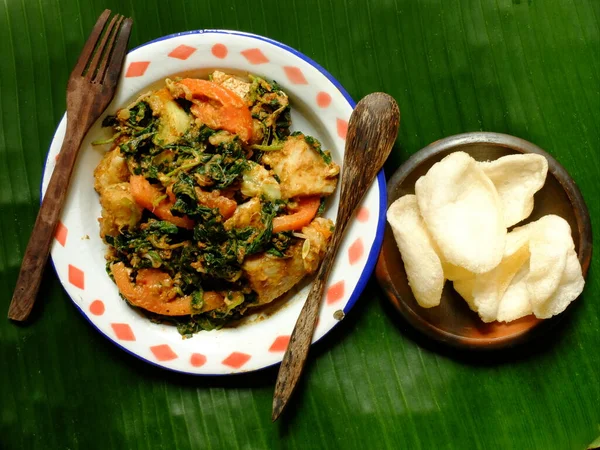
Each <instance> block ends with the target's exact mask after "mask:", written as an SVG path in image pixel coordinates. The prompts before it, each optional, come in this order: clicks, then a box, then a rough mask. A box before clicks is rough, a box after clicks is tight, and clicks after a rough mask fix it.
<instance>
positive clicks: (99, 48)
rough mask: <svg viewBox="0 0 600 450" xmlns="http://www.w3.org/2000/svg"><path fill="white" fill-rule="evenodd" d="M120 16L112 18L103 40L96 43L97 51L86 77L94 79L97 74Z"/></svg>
mask: <svg viewBox="0 0 600 450" xmlns="http://www.w3.org/2000/svg"><path fill="white" fill-rule="evenodd" d="M118 18H119V15H118V14H117V15H115V16H114V17H113V18H112V19H110V23H109V24H108V26H107V27H106V30H105V32H104V34H103V35H102V38H101V41H100V43H99V44H97V45H96V51H95V52H94V56H93V57H92V60H91V62H90V64H89V66H88V68H87V70H86V73H85V74H84V76H85V78H87V79H88V80H93V79H94V76H95V75H96V71H97V70H98V65H99V63H100V61H101V59H102V57H103V55H104V49H105V48H106V43H107V42H108V39H109V38H110V36H111V34H113V30H114V28H115V24H116V22H117V20H118Z"/></svg>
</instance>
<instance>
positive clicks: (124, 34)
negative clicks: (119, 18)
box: [100, 18, 133, 86]
mask: <svg viewBox="0 0 600 450" xmlns="http://www.w3.org/2000/svg"><path fill="white" fill-rule="evenodd" d="M132 24H133V20H132V19H131V18H128V19H125V21H124V22H123V26H122V27H121V29H120V30H118V35H117V36H116V43H115V45H114V48H113V49H112V53H110V54H109V55H108V57H107V60H108V65H107V68H106V74H105V75H106V79H101V80H100V82H101V83H102V84H106V85H108V86H114V85H116V84H117V81H118V80H119V76H120V75H121V70H115V69H121V68H122V66H123V60H124V59H125V54H126V53H127V43H128V42H129V36H130V35H131V25H132Z"/></svg>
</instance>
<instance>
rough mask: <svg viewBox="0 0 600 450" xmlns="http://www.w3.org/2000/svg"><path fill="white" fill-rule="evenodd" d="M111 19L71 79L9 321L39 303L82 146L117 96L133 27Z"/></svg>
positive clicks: (104, 17) (99, 25) (97, 29)
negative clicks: (58, 142) (62, 128)
mask: <svg viewBox="0 0 600 450" xmlns="http://www.w3.org/2000/svg"><path fill="white" fill-rule="evenodd" d="M109 17H110V10H105V11H104V12H103V13H102V14H101V15H100V17H99V18H98V21H97V22H96V25H95V26H94V29H93V30H92V33H91V35H90V37H89V38H88V40H87V42H86V44H85V46H84V48H83V50H82V52H81V56H80V57H79V60H78V61H77V64H76V66H75V68H74V69H73V72H72V73H71V76H70V78H69V82H68V85H67V130H66V132H65V140H64V142H63V145H62V147H61V150H60V153H59V155H58V159H57V161H56V166H55V168H54V172H53V173H52V177H51V178H50V183H49V184H48V189H47V190H46V195H45V197H44V201H43V202H42V206H41V208H40V210H39V212H38V215H37V218H36V221H35V224H34V226H33V231H32V233H31V237H30V239H29V242H28V244H27V248H26V249H25V255H24V256H23V262H22V263H21V270H20V271H19V277H18V278H17V284H16V286H15V290H14V293H13V297H12V300H11V303H10V307H9V309H8V317H9V319H12V320H15V321H23V320H26V319H27V318H28V317H29V314H30V313H31V310H32V308H33V305H34V303H35V300H36V298H37V293H38V290H39V287H40V283H41V282H42V275H43V274H44V269H45V267H46V261H47V259H48V253H49V252H50V244H51V242H52V237H53V236H54V231H55V229H56V225H57V223H58V219H59V218H60V214H61V212H62V208H63V205H64V202H65V199H66V196H67V191H68V188H69V181H70V179H71V174H72V173H73V168H74V167H75V161H76V160H77V154H78V152H79V148H80V147H81V142H82V141H83V138H84V136H85V134H86V133H87V132H88V130H89V129H90V127H91V126H92V124H93V123H94V122H95V121H96V120H97V119H98V118H99V117H100V115H101V114H102V113H103V112H104V110H105V109H106V107H107V106H108V104H109V103H110V101H111V100H112V98H113V97H114V95H115V91H116V88H117V80H118V78H119V74H120V72H121V68H122V67H123V60H124V58H125V51H126V49H127V42H128V41H129V35H130V32H131V25H132V21H131V19H126V20H125V22H123V20H124V17H123V16H120V15H115V16H113V18H112V19H111V21H110V22H109V23H108V25H107V22H108V18H109ZM103 30H104V34H102V31H103ZM94 49H96V51H95V52H94Z"/></svg>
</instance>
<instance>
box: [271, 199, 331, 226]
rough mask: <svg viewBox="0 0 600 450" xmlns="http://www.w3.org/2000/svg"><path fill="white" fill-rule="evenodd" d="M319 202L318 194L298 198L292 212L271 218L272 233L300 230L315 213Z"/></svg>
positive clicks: (310, 220)
mask: <svg viewBox="0 0 600 450" xmlns="http://www.w3.org/2000/svg"><path fill="white" fill-rule="evenodd" d="M320 204H321V198H320V197H319V196H314V197H303V198H300V199H299V200H298V208H297V209H296V211H295V212H294V213H292V214H288V215H286V216H280V217H275V218H274V219H273V233H279V232H281V231H295V230H300V229H302V227H305V226H307V225H308V224H310V222H312V220H313V218H314V217H315V216H316V215H317V211H318V210H319V205H320Z"/></svg>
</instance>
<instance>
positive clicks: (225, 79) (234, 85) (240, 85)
mask: <svg viewBox="0 0 600 450" xmlns="http://www.w3.org/2000/svg"><path fill="white" fill-rule="evenodd" d="M212 81H213V83H216V84H219V85H221V86H223V87H224V88H227V89H229V90H230V91H233V92H235V93H236V94H237V95H239V96H240V98H242V99H243V100H244V101H248V94H249V93H250V87H251V86H252V83H249V82H247V81H244V80H241V79H240V78H238V77H236V76H235V75H229V74H227V73H223V72H221V71H219V70H215V71H214V72H213V73H212Z"/></svg>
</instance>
